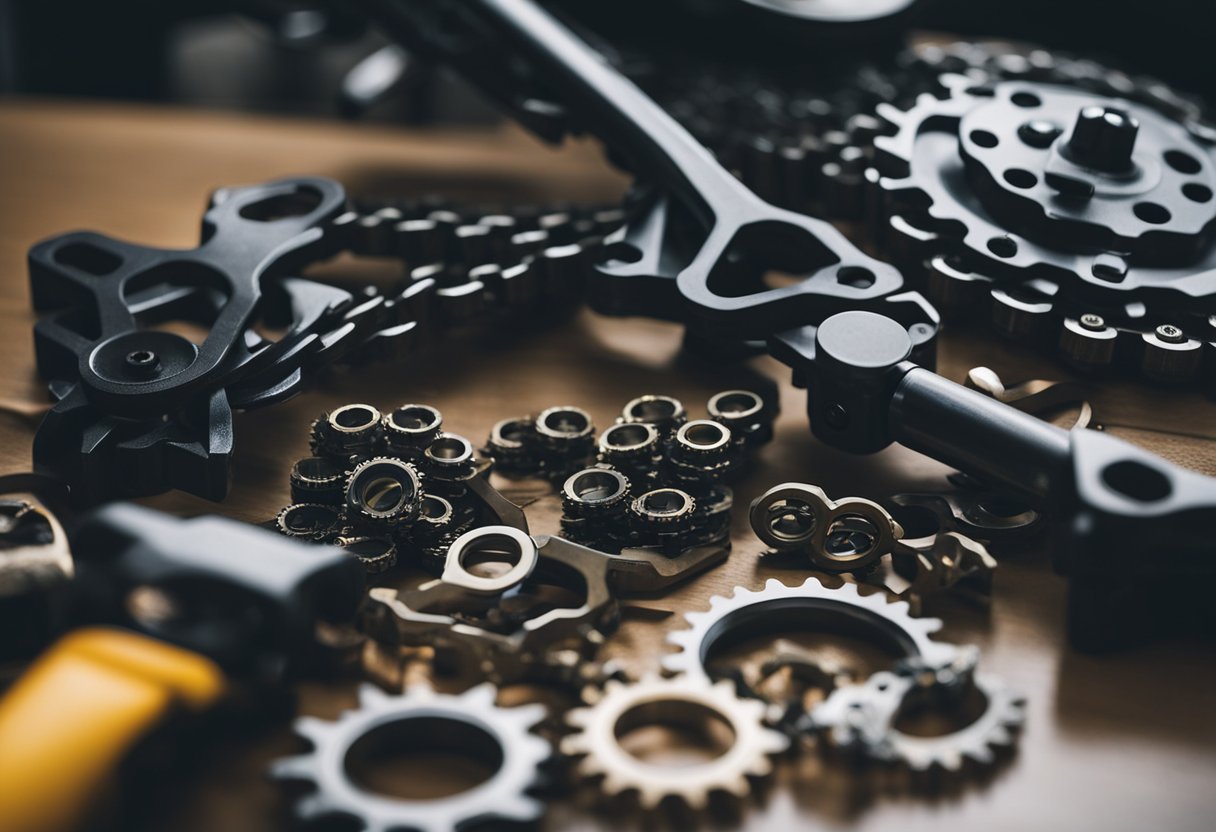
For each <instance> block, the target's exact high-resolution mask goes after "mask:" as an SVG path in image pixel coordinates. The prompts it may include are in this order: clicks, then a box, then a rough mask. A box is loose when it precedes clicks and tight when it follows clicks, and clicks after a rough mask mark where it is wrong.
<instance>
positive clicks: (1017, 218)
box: [868, 76, 1216, 394]
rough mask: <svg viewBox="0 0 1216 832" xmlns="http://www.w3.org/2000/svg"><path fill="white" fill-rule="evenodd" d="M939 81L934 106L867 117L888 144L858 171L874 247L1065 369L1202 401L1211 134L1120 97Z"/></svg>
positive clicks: (1209, 328)
mask: <svg viewBox="0 0 1216 832" xmlns="http://www.w3.org/2000/svg"><path fill="white" fill-rule="evenodd" d="M943 83H944V84H945V86H946V88H947V89H948V91H949V95H948V97H946V98H945V99H938V98H935V97H934V96H931V95H922V96H921V97H920V98H919V99H918V100H917V102H916V104H915V105H914V106H912V107H911V108H910V109H908V110H906V111H901V110H899V109H897V108H895V107H893V106H890V105H886V106H880V107H879V109H878V112H879V114H880V115H881V116H882V117H883V118H884V119H886V121H887V122H888V123H889V124H890V126H891V128H892V130H893V133H892V135H887V136H878V137H877V138H875V140H874V147H875V151H876V158H875V165H876V166H875V168H874V169H873V170H872V171H871V172H870V173H869V174H868V176H869V178H870V180H871V181H872V182H873V183H874V184H875V185H876V187H877V189H878V192H879V193H880V194H881V195H882V200H881V202H882V205H881V208H880V213H881V215H882V220H881V222H882V224H883V225H882V228H881V229H880V230H881V236H882V237H883V241H884V244H885V246H886V247H887V248H888V249H889V250H890V251H891V253H892V254H894V255H896V256H898V257H900V258H902V260H903V262H904V264H905V265H906V266H908V267H911V268H921V269H924V270H925V272H926V274H927V278H926V279H927V291H928V295H929V297H930V299H931V300H933V301H934V303H935V304H936V305H937V306H938V308H939V309H940V310H941V311H942V313H943V314H944V315H946V316H950V315H954V316H955V317H958V316H960V315H967V314H971V315H974V314H976V313H977V312H979V311H980V310H983V309H984V307H985V306H986V307H987V309H988V313H989V316H990V318H991V322H992V324H993V325H994V326H995V327H996V328H997V329H998V330H999V331H1001V332H1002V333H1004V334H1006V335H1008V336H1010V337H1013V338H1015V339H1017V340H1021V341H1027V342H1031V343H1035V344H1037V345H1040V346H1044V347H1050V348H1052V349H1054V350H1056V351H1057V352H1058V354H1060V355H1061V356H1062V358H1063V359H1064V360H1065V361H1066V362H1067V363H1069V364H1070V365H1071V366H1073V367H1074V368H1076V369H1079V370H1082V371H1090V372H1106V371H1109V370H1111V369H1112V368H1116V367H1119V368H1124V369H1128V370H1132V371H1133V372H1134V373H1137V374H1139V375H1140V376H1142V377H1145V378H1148V379H1150V380H1153V381H1158V382H1166V383H1184V384H1197V385H1199V386H1201V387H1203V388H1204V389H1205V390H1206V391H1207V392H1208V393H1209V394H1211V393H1213V392H1216V343H1214V342H1216V316H1213V314H1212V313H1213V312H1216V277H1214V275H1216V244H1214V235H1213V233H1212V229H1213V228H1216V200H1214V199H1213V192H1214V191H1216V155H1214V154H1213V144H1216V142H1214V141H1213V138H1212V136H1211V132H1210V131H1209V130H1206V129H1205V128H1203V127H1202V126H1201V125H1199V124H1198V123H1197V122H1193V121H1181V120H1178V118H1177V117H1176V108H1172V109H1170V110H1169V113H1170V114H1167V113H1163V112H1162V111H1161V109H1158V108H1156V107H1155V106H1154V105H1153V104H1144V103H1140V102H1139V101H1138V100H1133V97H1119V98H1115V97H1110V96H1107V95H1104V94H1102V93H1100V92H1094V91H1090V90H1087V89H1082V88H1077V87H1064V86H1058V85H1048V84H1041V83H1029V82H1023V81H1018V82H1012V81H1011V82H1004V83H998V84H995V85H988V86H986V85H983V84H977V83H976V79H975V78H974V77H964V76H945V77H944V78H943ZM1129 92H1130V91H1129ZM1142 97H1143V96H1139V98H1142ZM1154 103H1155V102H1154Z"/></svg>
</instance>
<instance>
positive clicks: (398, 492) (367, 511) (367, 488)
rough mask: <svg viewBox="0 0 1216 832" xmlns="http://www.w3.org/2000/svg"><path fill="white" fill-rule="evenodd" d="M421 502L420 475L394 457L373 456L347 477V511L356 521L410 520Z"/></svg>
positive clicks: (389, 524)
mask: <svg viewBox="0 0 1216 832" xmlns="http://www.w3.org/2000/svg"><path fill="white" fill-rule="evenodd" d="M421 502H422V477H421V475H420V474H419V473H418V471H417V469H416V468H414V466H413V465H411V464H410V463H408V462H403V461H402V460H400V459H397V458H395V457H386V456H378V457H372V458H371V459H368V460H365V461H363V462H361V463H359V464H358V465H356V466H355V468H354V470H353V471H351V472H350V475H349V476H348V477H347V478H346V508H347V515H348V516H349V517H350V519H351V520H352V521H353V522H355V523H362V524H365V525H369V526H374V527H383V528H392V527H395V526H398V525H400V524H402V523H409V522H411V521H413V519H414V518H415V517H417V516H418V509H419V505H420V504H421Z"/></svg>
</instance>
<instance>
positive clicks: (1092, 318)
mask: <svg viewBox="0 0 1216 832" xmlns="http://www.w3.org/2000/svg"><path fill="white" fill-rule="evenodd" d="M1081 326H1083V327H1085V328H1086V329H1088V330H1092V331H1095V332H1097V331H1098V330H1102V329H1106V320H1105V319H1104V318H1103V317H1102V316H1101V315H1095V314H1093V313H1092V312H1087V313H1085V314H1084V315H1082V316H1081Z"/></svg>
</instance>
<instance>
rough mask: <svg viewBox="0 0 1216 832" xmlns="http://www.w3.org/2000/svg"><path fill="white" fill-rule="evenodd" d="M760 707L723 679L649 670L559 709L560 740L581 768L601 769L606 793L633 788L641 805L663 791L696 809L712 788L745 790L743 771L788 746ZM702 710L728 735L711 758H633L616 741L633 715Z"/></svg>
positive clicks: (758, 772)
mask: <svg viewBox="0 0 1216 832" xmlns="http://www.w3.org/2000/svg"><path fill="white" fill-rule="evenodd" d="M764 711H765V707H764V705H763V703H761V702H759V701H757V700H750V699H741V698H739V697H738V696H737V695H736V694H735V692H734V686H733V685H732V684H731V683H730V682H726V681H724V682H718V683H711V682H709V681H708V680H706V679H703V678H696V677H692V678H683V677H676V678H672V679H662V678H660V677H658V676H654V675H651V676H647V677H644V678H643V679H642V680H640V681H638V682H634V683H632V684H627V683H623V682H619V681H615V680H610V681H608V682H606V683H605V686H604V691H603V696H602V697H601V698H600V699H599V700H598V701H597V702H596V703H595V704H594V705H591V706H590V707H586V708H578V709H575V710H573V711H570V712H569V713H568V714H567V715H566V721H567V722H568V723H569V724H570V725H571V726H572V727H573V728H574V729H575V733H573V734H570V735H569V736H567V737H566V738H565V740H563V742H562V746H561V747H562V751H563V752H564V753H566V754H568V755H571V756H581V757H582V760H581V762H580V763H579V766H578V770H579V772H580V773H581V774H583V775H584V776H587V777H595V776H602V777H603V784H602V788H603V790H604V792H605V793H607V794H609V795H619V794H623V793H625V792H630V791H633V792H636V793H637V795H638V799H639V801H640V803H641V805H642V806H643V807H645V808H648V809H653V808H655V807H657V806H658V805H659V804H660V803H661V802H662V801H663V799H664V798H668V797H675V798H679V799H682V800H683V801H684V802H685V803H687V804H688V805H689V806H690V807H691V808H693V809H702V808H705V806H706V805H707V804H708V801H709V796H710V794H711V793H712V792H715V791H722V792H727V793H729V794H733V795H735V796H736V797H739V798H745V797H747V795H748V794H749V793H750V792H751V784H750V782H749V778H752V777H764V776H766V775H768V774H769V773H771V772H772V769H773V764H772V761H771V760H770V759H769V756H770V755H773V754H779V753H781V752H783V751H785V750H786V748H788V747H789V739H788V738H787V737H785V736H784V735H783V734H780V733H778V732H777V731H773V730H771V729H769V728H766V727H765V726H764V722H763V720H764ZM707 712H708V713H710V714H713V715H715V716H717V717H718V718H720V719H721V720H723V721H724V722H725V723H726V724H727V725H728V726H729V727H730V728H731V731H732V732H733V736H734V741H733V743H732V745H731V747H730V748H729V749H727V750H726V751H725V752H724V753H723V754H722V755H721V756H719V757H716V758H715V759H713V760H709V761H707V762H704V763H699V764H695V765H685V766H662V765H655V764H651V763H647V762H644V761H642V760H640V759H638V758H637V757H634V756H633V755H632V754H630V753H629V752H628V751H626V750H625V749H624V748H623V747H622V746H621V744H620V741H619V734H618V732H619V731H620V730H621V729H623V728H627V727H628V726H629V725H630V724H631V723H632V724H634V725H636V724H638V720H641V721H642V723H643V724H650V723H651V722H652V721H654V720H658V721H660V722H662V721H671V722H680V721H687V720H688V719H690V717H695V716H698V715H703V714H705V713H707Z"/></svg>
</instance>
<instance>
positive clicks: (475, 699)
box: [461, 682, 498, 708]
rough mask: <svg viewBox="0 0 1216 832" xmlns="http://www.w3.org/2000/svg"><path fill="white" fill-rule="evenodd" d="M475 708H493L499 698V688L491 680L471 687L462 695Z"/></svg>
mask: <svg viewBox="0 0 1216 832" xmlns="http://www.w3.org/2000/svg"><path fill="white" fill-rule="evenodd" d="M461 698H462V699H464V700H465V701H466V702H468V703H469V705H471V706H472V707H474V708H492V707H494V703H495V700H496V699H497V698H498V690H497V689H496V688H495V687H494V686H493V685H492V684H490V683H489V682H485V683H483V684H480V685H477V686H476V687H472V688H469V689H468V690H467V691H465V692H464V694H463V695H462V697H461Z"/></svg>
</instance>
